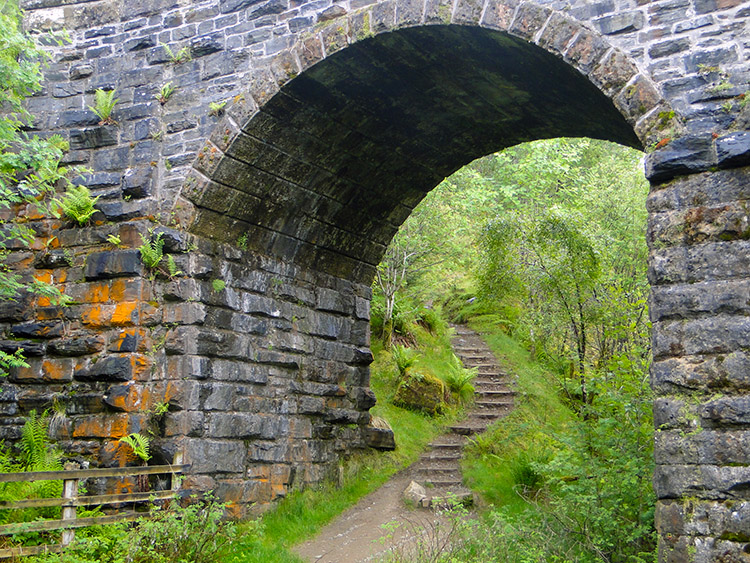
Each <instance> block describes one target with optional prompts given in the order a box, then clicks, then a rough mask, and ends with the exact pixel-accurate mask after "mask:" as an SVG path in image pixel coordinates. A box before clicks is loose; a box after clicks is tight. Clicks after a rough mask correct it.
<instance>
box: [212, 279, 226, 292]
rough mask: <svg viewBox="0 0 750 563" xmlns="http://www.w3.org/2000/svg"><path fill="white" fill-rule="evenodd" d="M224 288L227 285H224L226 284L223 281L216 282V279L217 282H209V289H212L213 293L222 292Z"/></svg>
mask: <svg viewBox="0 0 750 563" xmlns="http://www.w3.org/2000/svg"><path fill="white" fill-rule="evenodd" d="M226 286H227V283H226V282H225V281H224V280H218V279H217V280H213V281H212V282H211V288H212V289H213V290H214V291H215V292H217V293H218V292H219V291H222V290H223V289H224V288H225V287H226Z"/></svg>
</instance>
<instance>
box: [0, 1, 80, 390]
mask: <svg viewBox="0 0 750 563" xmlns="http://www.w3.org/2000/svg"><path fill="white" fill-rule="evenodd" d="M45 60H46V54H45V52H44V51H43V50H42V48H41V47H40V46H39V44H38V43H37V42H35V41H34V40H33V39H32V38H31V37H30V36H28V35H26V34H25V33H24V32H23V30H22V27H21V11H20V9H19V8H18V4H17V3H16V2H15V0H9V1H8V2H5V3H4V4H3V5H2V6H0V108H2V111H1V112H0V263H2V264H3V265H2V266H0V300H15V299H18V298H20V297H22V296H23V294H24V293H32V294H37V295H43V296H45V297H47V298H49V299H50V301H51V302H52V303H53V304H55V305H62V304H64V303H65V302H66V298H65V297H64V296H63V295H62V294H61V293H60V292H59V291H58V290H57V289H55V288H54V287H53V286H51V285H49V284H46V283H43V282H40V281H38V280H30V279H26V278H24V277H22V276H21V275H20V274H19V273H17V272H14V271H12V270H11V269H10V268H8V267H7V266H6V265H5V264H7V260H6V259H7V256H8V254H9V252H10V251H11V250H13V249H17V248H22V247H24V246H28V245H29V244H30V243H31V242H32V241H33V240H34V237H35V231H34V229H33V228H32V227H31V226H29V225H28V224H27V223H25V222H24V217H22V216H21V215H20V213H21V212H22V211H23V210H24V209H25V208H26V209H28V208H32V209H35V210H36V211H39V212H41V213H46V214H56V210H55V209H53V208H51V206H50V205H49V203H48V200H45V197H46V196H47V195H48V194H51V193H53V192H54V191H55V187H56V185H57V184H58V183H62V184H63V185H65V186H67V185H70V182H69V181H68V180H67V177H68V175H69V173H70V172H71V171H69V170H67V169H66V168H65V167H64V166H61V165H60V161H61V159H62V156H63V152H64V151H66V150H67V149H68V143H67V142H66V141H65V140H63V138H62V137H60V136H59V135H53V136H51V137H49V138H46V139H42V138H40V137H38V136H36V135H34V136H30V135H29V134H28V133H27V132H26V129H28V128H29V127H30V126H31V125H32V123H33V119H32V116H31V114H30V113H29V112H28V111H27V110H26V108H25V107H24V100H25V99H26V97H27V96H29V95H31V94H33V93H34V92H36V91H38V90H39V89H40V88H41V78H42V76H41V70H40V69H41V65H42V62H44V61H45ZM22 365H25V363H24V361H23V356H22V354H21V351H20V350H19V351H18V352H16V353H15V354H7V353H5V352H2V351H0V376H2V375H6V374H7V372H8V369H9V368H11V367H14V366H22Z"/></svg>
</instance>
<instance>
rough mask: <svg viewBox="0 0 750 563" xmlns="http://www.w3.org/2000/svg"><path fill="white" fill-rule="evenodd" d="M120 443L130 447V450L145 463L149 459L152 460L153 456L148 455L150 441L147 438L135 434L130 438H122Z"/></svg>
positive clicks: (130, 435) (129, 436)
mask: <svg viewBox="0 0 750 563" xmlns="http://www.w3.org/2000/svg"><path fill="white" fill-rule="evenodd" d="M118 441H119V442H122V443H124V444H127V445H128V446H130V448H131V449H132V450H133V453H134V454H135V455H137V456H138V457H139V458H141V459H142V460H143V461H148V460H149V459H151V455H150V454H149V453H148V448H149V439H148V437H147V436H144V435H143V434H138V433H137V432H135V433H133V434H129V435H128V436H124V437H122V438H120V439H119V440H118Z"/></svg>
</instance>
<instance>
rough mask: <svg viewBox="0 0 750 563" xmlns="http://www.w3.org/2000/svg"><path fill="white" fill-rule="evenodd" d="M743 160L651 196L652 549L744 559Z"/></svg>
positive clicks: (748, 370)
mask: <svg viewBox="0 0 750 563" xmlns="http://www.w3.org/2000/svg"><path fill="white" fill-rule="evenodd" d="M749 186H750V168H736V169H733V170H719V171H714V172H704V173H700V174H694V175H690V176H682V177H679V178H677V179H674V180H672V181H669V182H666V183H663V184H659V185H656V186H655V187H654V189H653V190H652V193H651V194H650V196H649V200H648V207H649V212H650V228H649V245H650V248H651V258H650V268H649V278H650V282H651V284H652V295H651V308H650V311H651V318H652V321H653V357H654V361H653V365H652V368H651V381H652V386H653V389H654V391H655V393H656V400H655V403H654V424H655V427H656V435H655V458H656V471H655V475H654V488H655V491H656V494H657V496H658V499H659V500H658V504H657V510H656V525H657V529H658V531H659V535H660V544H659V552H660V559H659V560H660V561H663V562H677V561H691V562H692V561H695V562H703V561H706V562H708V561H744V560H745V559H746V558H747V557H748V555H747V553H748V550H749V544H748V541H750V512H748V510H749V509H750V502H749V497H750V427H749V426H748V424H749V423H750V400H749V399H748V396H747V393H748V389H750V351H749V350H748V348H749V347H750V346H749V344H750V322H749V321H748V310H750V309H749V307H750V281H749V280H748V271H749V270H748V266H749V265H750V262H748V261H749V260H750V241H749V240H748V234H750V230H749V229H748V227H749V226H750V223H749V222H750V216H749V215H748V209H747V204H748V199H747V198H748V195H749V194H750V192H749V191H748V189H749Z"/></svg>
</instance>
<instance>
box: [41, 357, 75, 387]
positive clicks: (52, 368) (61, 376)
mask: <svg viewBox="0 0 750 563" xmlns="http://www.w3.org/2000/svg"><path fill="white" fill-rule="evenodd" d="M42 379H44V381H72V380H73V362H72V361H71V360H69V359H62V358H60V359H54V360H44V361H43V362H42Z"/></svg>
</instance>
